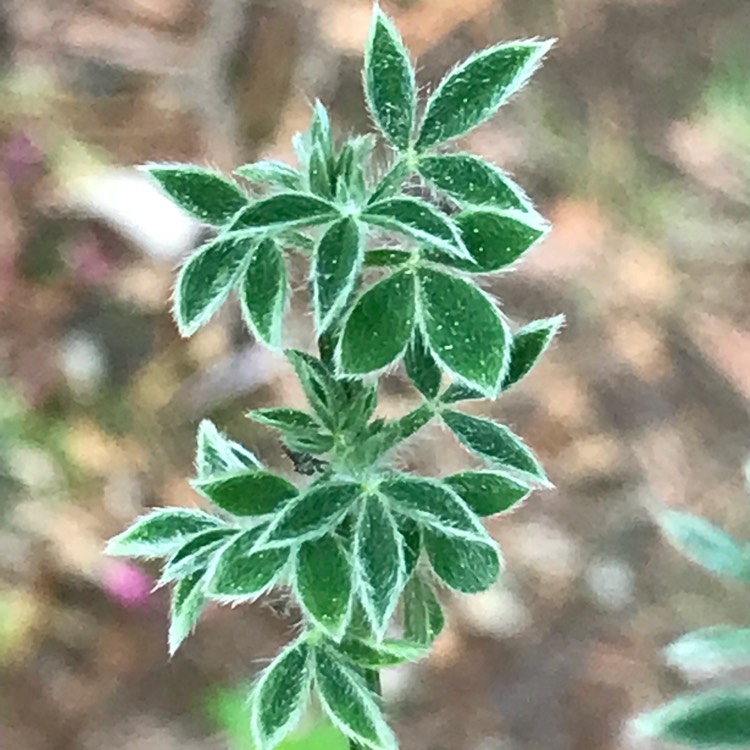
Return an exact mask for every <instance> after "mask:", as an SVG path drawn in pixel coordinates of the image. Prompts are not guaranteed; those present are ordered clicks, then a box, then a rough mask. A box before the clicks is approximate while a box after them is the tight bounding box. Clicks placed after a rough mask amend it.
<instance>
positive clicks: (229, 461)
mask: <svg viewBox="0 0 750 750" xmlns="http://www.w3.org/2000/svg"><path fill="white" fill-rule="evenodd" d="M195 467H196V470H197V472H198V478H199V479H207V478H208V477H214V476H218V475H220V474H232V473H236V472H238V471H245V470H247V469H250V470H251V471H253V470H255V469H263V464H262V463H261V462H260V460H259V459H258V458H257V457H256V456H255V454H254V453H253V452H252V451H250V450H248V449H247V448H245V446H244V445H240V444H239V443H236V442H235V441H234V440H230V439H229V438H228V437H227V436H226V435H225V434H224V433H222V432H220V431H219V430H218V428H217V427H216V425H215V424H214V423H213V422H212V421H211V420H210V419H204V420H202V421H201V423H200V425H198V449H197V451H196V456H195Z"/></svg>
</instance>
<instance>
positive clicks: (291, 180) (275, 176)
mask: <svg viewBox="0 0 750 750" xmlns="http://www.w3.org/2000/svg"><path fill="white" fill-rule="evenodd" d="M234 173H235V174H236V175H239V176H240V177H244V178H245V179H246V180H249V181H250V182H254V183H256V184H257V185H270V186H272V187H275V188H282V189H284V190H292V191H296V190H300V189H301V188H302V175H301V174H300V173H299V171H298V170H296V169H294V167H290V166H289V165H288V164H284V162H283V161H257V162H255V163H254V164H245V165H243V166H241V167H239V168H238V169H236V170H235V171H234Z"/></svg>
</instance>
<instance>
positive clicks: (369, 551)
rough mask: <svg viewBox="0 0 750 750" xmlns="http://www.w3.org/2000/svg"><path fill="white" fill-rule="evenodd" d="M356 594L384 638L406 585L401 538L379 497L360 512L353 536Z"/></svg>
mask: <svg viewBox="0 0 750 750" xmlns="http://www.w3.org/2000/svg"><path fill="white" fill-rule="evenodd" d="M353 560H354V569H355V572H356V575H357V578H358V581H359V597H360V601H361V602H362V606H363V607H364V610H365V613H366V614H367V618H368V620H369V621H370V624H371V626H372V631H373V633H374V635H375V637H376V639H377V640H380V639H382V638H383V636H384V634H385V631H386V628H387V627H388V623H389V622H390V619H391V617H392V616H393V613H394V611H395V609H396V604H397V603H398V599H399V597H400V596H401V591H402V590H403V588H404V585H405V584H406V562H405V559H404V540H403V537H402V536H401V533H400V532H399V529H398V526H397V525H396V521H395V519H394V518H393V515H392V514H391V512H390V511H389V510H388V508H387V507H386V505H385V504H384V502H383V499H382V498H381V497H378V496H377V495H371V496H369V497H367V498H365V500H364V504H363V506H362V508H361V509H360V511H359V516H358V519H357V528H356V532H355V535H354V555H353Z"/></svg>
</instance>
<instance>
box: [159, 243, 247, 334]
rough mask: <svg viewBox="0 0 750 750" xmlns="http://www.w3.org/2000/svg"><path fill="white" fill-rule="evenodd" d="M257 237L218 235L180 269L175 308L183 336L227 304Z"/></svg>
mask: <svg viewBox="0 0 750 750" xmlns="http://www.w3.org/2000/svg"><path fill="white" fill-rule="evenodd" d="M254 248H255V241H254V240H252V239H249V238H247V237H245V238H234V239H229V238H227V237H224V236H223V235H219V236H218V237H217V238H216V239H215V240H213V241H211V242H209V243H208V244H206V245H204V246H203V247H202V248H200V249H199V250H198V252H196V253H195V254H194V255H192V256H191V257H190V258H189V259H188V261H187V263H185V265H184V266H183V267H182V268H181V269H180V273H179V275H178V276H177V283H176V284H175V290H174V304H173V307H172V312H173V314H174V319H175V321H176V323H177V328H178V329H179V331H180V333H181V334H182V335H183V336H191V335H192V334H194V333H195V332H196V331H197V330H198V329H199V328H200V327H201V326H203V325H205V324H206V323H207V322H208V321H209V320H210V319H211V318H212V317H213V315H214V313H216V311H217V310H218V309H219V308H220V307H221V306H222V305H223V304H224V302H225V301H226V299H227V297H228V296H229V292H231V291H232V287H233V286H234V285H235V284H236V283H237V280H238V278H239V275H240V273H241V272H242V266H243V264H244V262H245V259H246V258H247V257H248V255H250V254H251V253H252V252H253V249H254Z"/></svg>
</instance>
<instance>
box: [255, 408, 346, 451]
mask: <svg viewBox="0 0 750 750" xmlns="http://www.w3.org/2000/svg"><path fill="white" fill-rule="evenodd" d="M248 416H250V417H251V418H252V419H254V420H255V421H256V422H260V423H261V424H265V425H268V426H269V427H274V428H276V429H278V430H281V431H282V432H283V434H284V442H285V443H286V444H287V445H288V446H289V447H290V448H293V449H294V450H300V451H308V452H310V453H326V452H327V451H329V450H331V448H332V447H333V436H332V435H331V433H330V432H328V431H327V430H325V429H324V428H323V426H322V425H321V424H320V423H319V422H318V420H317V419H315V417H313V416H312V415H311V414H308V413H307V412H304V411H300V410H299V409H290V408H270V409H254V410H253V411H251V412H250V413H249V414H248Z"/></svg>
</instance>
